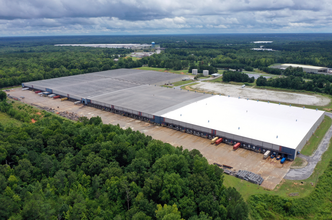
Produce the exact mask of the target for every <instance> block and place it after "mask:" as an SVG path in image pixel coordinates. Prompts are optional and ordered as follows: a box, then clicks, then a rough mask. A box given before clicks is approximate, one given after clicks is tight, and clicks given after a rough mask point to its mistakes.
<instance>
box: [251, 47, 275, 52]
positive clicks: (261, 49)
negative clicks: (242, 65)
mask: <svg viewBox="0 0 332 220" xmlns="http://www.w3.org/2000/svg"><path fill="white" fill-rule="evenodd" d="M251 50H256V51H275V50H273V49H272V48H264V46H260V47H259V48H251Z"/></svg>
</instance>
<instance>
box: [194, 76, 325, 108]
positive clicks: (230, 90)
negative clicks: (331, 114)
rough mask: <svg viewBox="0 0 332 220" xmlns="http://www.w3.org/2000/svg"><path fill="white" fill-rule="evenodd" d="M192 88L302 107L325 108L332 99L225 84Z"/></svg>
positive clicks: (206, 84) (200, 85)
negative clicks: (315, 106)
mask: <svg viewBox="0 0 332 220" xmlns="http://www.w3.org/2000/svg"><path fill="white" fill-rule="evenodd" d="M192 88H194V89H199V90H203V91H207V92H215V93H220V94H223V95H229V96H231V97H241V98H249V99H254V100H257V99H258V100H266V101H273V102H284V103H292V104H301V105H317V106H325V105H328V104H329V103H330V99H329V98H327V97H324V96H321V95H307V94H300V93H292V92H282V91H272V90H265V89H255V88H251V87H248V86H246V87H244V88H242V87H241V86H238V85H231V84H223V83H209V82H201V83H200V84H197V85H193V86H192Z"/></svg>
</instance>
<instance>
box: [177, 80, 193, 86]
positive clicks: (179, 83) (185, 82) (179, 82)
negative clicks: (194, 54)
mask: <svg viewBox="0 0 332 220" xmlns="http://www.w3.org/2000/svg"><path fill="white" fill-rule="evenodd" d="M191 82H193V81H192V80H188V81H178V82H175V83H173V86H181V85H184V84H188V83H191Z"/></svg>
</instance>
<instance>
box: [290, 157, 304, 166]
mask: <svg viewBox="0 0 332 220" xmlns="http://www.w3.org/2000/svg"><path fill="white" fill-rule="evenodd" d="M303 162H304V161H303V159H302V158H301V157H297V158H295V160H294V162H293V164H292V167H297V166H301V165H302V164H303Z"/></svg>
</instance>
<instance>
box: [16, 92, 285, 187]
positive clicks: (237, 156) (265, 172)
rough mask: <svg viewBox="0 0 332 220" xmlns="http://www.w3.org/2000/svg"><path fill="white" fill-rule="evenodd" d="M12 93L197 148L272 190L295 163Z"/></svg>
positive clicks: (31, 101)
mask: <svg viewBox="0 0 332 220" xmlns="http://www.w3.org/2000/svg"><path fill="white" fill-rule="evenodd" d="M9 93H10V94H11V95H12V96H16V97H21V96H24V97H25V98H24V99H23V100H22V101H23V102H24V103H27V104H34V105H38V106H40V107H48V108H54V109H55V111H68V112H73V113H76V114H78V115H79V116H86V117H88V118H90V117H95V116H100V117H101V118H102V120H103V123H105V124H108V123H110V124H114V125H116V124H119V125H120V127H122V128H124V129H126V128H128V127H130V128H132V129H133V130H138V131H140V132H143V133H145V134H146V135H150V136H152V137H153V138H154V139H157V140H161V141H163V142H167V143H170V144H171V145H173V146H182V147H183V148H184V149H188V150H192V149H197V150H199V151H200V152H201V153H202V154H203V155H204V156H205V157H206V158H207V160H208V162H209V163H210V164H213V163H218V164H221V165H223V164H225V165H228V166H231V167H233V169H234V170H240V169H241V170H247V171H251V172H253V173H256V174H259V175H261V176H262V177H263V178H264V182H263V183H262V185H261V186H262V187H264V188H267V189H270V190H272V189H274V188H275V187H276V186H277V185H278V184H279V183H280V181H281V180H282V179H283V178H284V176H285V175H286V173H287V172H288V171H289V168H290V166H291V162H289V161H286V162H285V163H284V164H280V161H277V160H276V159H270V158H268V159H266V160H264V159H263V154H260V153H256V152H253V151H250V150H246V149H242V148H239V149H238V150H236V151H233V147H232V146H231V145H227V144H224V143H222V144H219V145H218V146H216V145H211V141H210V140H209V139H205V138H201V137H197V136H194V135H191V134H187V133H183V132H181V131H175V130H172V129H169V128H165V127H161V126H155V125H152V124H150V123H146V122H143V121H140V120H136V119H132V118H128V117H124V116H121V115H117V114H114V113H110V112H106V111H103V110H100V109H96V108H93V107H89V106H83V105H82V104H79V105H74V102H72V101H60V99H52V98H47V97H41V96H39V95H37V94H35V93H34V92H32V91H22V89H21V88H16V89H14V90H11V91H10V92H9Z"/></svg>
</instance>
